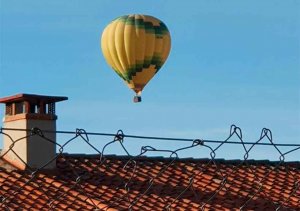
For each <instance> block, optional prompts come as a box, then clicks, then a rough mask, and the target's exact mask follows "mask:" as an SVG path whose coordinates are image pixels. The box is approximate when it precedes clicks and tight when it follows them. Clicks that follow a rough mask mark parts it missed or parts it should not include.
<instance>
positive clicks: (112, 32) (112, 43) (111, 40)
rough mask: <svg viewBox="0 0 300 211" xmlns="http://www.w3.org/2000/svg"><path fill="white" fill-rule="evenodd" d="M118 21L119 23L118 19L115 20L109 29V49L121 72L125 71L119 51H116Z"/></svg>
mask: <svg viewBox="0 0 300 211" xmlns="http://www.w3.org/2000/svg"><path fill="white" fill-rule="evenodd" d="M116 23H117V21H115V22H113V23H112V24H111V27H110V28H109V31H108V49H109V52H110V55H111V56H112V60H113V62H114V64H115V65H116V67H117V70H119V72H123V69H122V66H121V64H120V62H119V60H118V56H117V51H116V47H115V30H116V26H117V24H116Z"/></svg>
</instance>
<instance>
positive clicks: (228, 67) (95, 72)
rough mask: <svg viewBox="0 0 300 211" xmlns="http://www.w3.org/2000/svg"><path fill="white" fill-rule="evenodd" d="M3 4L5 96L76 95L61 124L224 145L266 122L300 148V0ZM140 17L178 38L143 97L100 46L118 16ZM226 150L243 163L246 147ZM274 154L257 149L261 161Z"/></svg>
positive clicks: (255, 134)
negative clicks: (233, 132) (238, 131)
mask: <svg viewBox="0 0 300 211" xmlns="http://www.w3.org/2000/svg"><path fill="white" fill-rule="evenodd" d="M0 2H1V9H0V10H1V15H0V17H1V28H0V30H1V31H0V35H1V37H0V45H1V46H0V53H1V55H0V56H1V57H0V58H1V60H0V62H1V63H0V71H1V72H0V73H1V74H0V96H1V97H2V96H8V95H13V94H16V93H35V94H46V95H62V96H68V97H69V100H68V101H67V102H62V103H59V104H58V106H57V110H58V111H57V113H58V115H59V120H58V129H59V130H74V129H75V128H84V129H86V130H87V131H97V132H116V131H117V130H118V129H122V130H123V131H124V132H125V133H127V134H137V135H150V136H171V137H184V138H204V139H218V140H222V139H225V138H226V137H227V136H228V133H229V128H230V125H231V124H236V125H237V126H240V127H241V128H242V129H243V131H244V137H245V140H246V141H256V140H257V139H258V138H259V135H260V131H261V129H262V128H263V127H267V128H269V129H271V130H272V132H273V137H274V141H275V142H276V143H298V144H299V143H300V129H299V128H300V85H299V81H300V15H299V10H300V2H299V1H296V0H285V1H277V0H272V1H271V0H270V1H268V0H264V1H253V0H252V1H231V0H229V1H202V0H190V1H174V0H165V1H151V2H150V1H138V0H132V1H117V0H109V1H108V0H101V1H98V0H93V1H83V0H81V1H78V0H72V1H65V0H52V1H37V0H36V1H31V0H29V1H16V0H10V1H4V0H1V1H0ZM133 13H141V14H148V15H152V16H155V17H157V18H159V19H161V20H163V22H165V24H166V25H167V26H168V28H169V30H170V33H171V37H172V49H171V53H170V56H169V58H168V60H167V62H166V63H165V65H164V66H163V67H162V69H161V70H160V72H159V73H158V74H157V75H156V77H155V78H153V79H152V81H151V82H150V83H149V84H148V85H147V86H146V88H145V89H144V91H143V102H142V103H139V104H134V103H132V97H133V95H134V93H133V92H132V91H131V90H129V89H128V88H127V87H126V85H125V84H124V83H123V82H122V81H121V80H120V78H119V77H118V76H117V75H116V74H115V73H114V72H113V71H112V70H111V69H110V67H109V66H108V65H107V64H106V62H105V60H104V57H103V56H102V53H101V51H100V43H99V40H100V35H101V33H102V30H103V29H104V28H105V26H106V25H107V24H108V23H109V22H110V21H111V20H113V19H114V18H116V17H118V16H121V15H124V14H133ZM0 115H1V116H3V106H2V107H1V111H0ZM132 142H134V141H131V143H129V145H130V144H131V145H135V144H134V143H132ZM148 144H149V143H148ZM155 144H158V145H160V147H162V148H163V147H174V148H176V147H179V145H178V144H177V143H155ZM72 149H73V150H75V151H79V152H81V153H85V152H88V151H89V149H87V148H84V147H83V146H81V144H80V143H77V145H74V148H72ZM223 151H224V157H226V156H228V154H230V155H233V157H237V158H240V155H238V151H239V149H237V150H233V151H232V152H234V153H231V150H230V149H228V150H223ZM266 151H267V152H266ZM283 151H284V150H283ZM273 154H274V153H273ZM273 154H272V152H269V151H268V150H266V149H258V150H257V153H256V154H255V155H257V156H256V157H254V158H261V159H264V158H266V159H269V156H271V155H273ZM275 154H276V153H275ZM193 156H194V155H193ZM195 156H198V157H201V156H202V155H201V154H200V155H199V154H198V155H195ZM222 156H223V155H222ZM276 156H277V155H276ZM290 156H291V157H290V159H294V160H295V159H297V160H299V159H300V158H299V155H296V153H294V154H291V155H290ZM204 157H207V155H204ZM277 157H278V156H277Z"/></svg>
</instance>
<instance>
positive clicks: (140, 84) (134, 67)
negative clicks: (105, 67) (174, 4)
mask: <svg viewBox="0 0 300 211" xmlns="http://www.w3.org/2000/svg"><path fill="white" fill-rule="evenodd" d="M101 48H102V53H103V55H104V57H105V59H106V61H107V63H108V64H109V65H110V66H111V67H112V69H113V70H114V71H115V72H116V73H117V74H118V75H119V76H120V77H121V78H122V79H123V80H124V81H125V83H126V84H127V85H128V87H129V88H130V89H132V90H133V91H134V92H135V93H136V96H135V97H134V102H140V101H141V93H142V90H143V88H144V87H145V86H146V84H147V83H148V82H149V81H150V80H151V78H152V77H153V76H154V75H155V74H156V73H157V72H158V71H159V69H160V68H161V67H162V65H163V64H164V63H165V61H166V59H167V57H168V55H169V52H170V48H171V37H170V32H169V30H168V28H167V26H166V25H165V24H164V23H163V22H162V21H160V20H159V19H157V18H155V17H152V16H149V15H138V14H133V15H125V16H121V17H119V18H116V19H115V20H113V21H112V22H111V23H110V24H108V25H107V26H106V28H105V29H104V31H103V33H102V36H101Z"/></svg>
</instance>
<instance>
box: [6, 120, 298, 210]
mask: <svg viewBox="0 0 300 211" xmlns="http://www.w3.org/2000/svg"><path fill="white" fill-rule="evenodd" d="M11 131H27V134H26V135H25V136H24V137H21V138H18V139H15V140H14V139H13V138H12V136H11V135H10V132H11ZM0 133H1V134H3V135H4V136H6V137H7V139H8V140H9V141H10V142H11V144H10V146H9V148H8V150H7V151H5V152H2V154H1V155H0V159H2V158H4V156H5V155H6V154H7V153H13V154H14V155H15V156H16V157H17V158H18V159H19V160H20V161H21V162H22V163H23V164H24V165H25V167H26V169H25V170H24V171H23V172H22V173H20V176H19V179H18V181H17V182H16V183H15V185H14V187H13V188H12V189H10V190H9V191H7V190H6V191H5V190H4V188H3V187H4V185H5V179H4V180H3V179H2V180H0V185H1V187H0V208H3V209H4V210H11V209H14V205H15V204H18V203H19V202H17V199H16V198H17V196H20V195H22V194H24V193H25V192H26V191H27V189H28V186H30V185H33V186H36V187H37V190H39V191H40V192H41V194H42V197H43V198H44V199H45V201H46V202H47V203H46V204H45V205H44V207H42V208H40V209H48V210H63V209H65V208H64V207H65V206H66V205H65V204H66V203H67V202H68V200H69V196H70V195H72V194H73V192H76V193H77V195H76V196H74V197H75V198H76V200H79V201H81V202H82V203H86V204H89V208H80V209H90V210H109V209H114V208H115V209H127V210H138V209H143V208H142V205H141V204H143V202H144V201H145V198H147V197H149V196H150V195H152V194H155V191H156V190H155V188H154V187H155V186H156V185H157V184H159V182H160V181H161V179H162V177H163V175H165V174H167V173H168V172H169V171H170V170H172V168H174V167H175V166H176V162H178V161H180V158H179V153H180V152H182V151H187V150H190V149H194V150H198V149H203V150H207V151H208V154H207V155H209V159H208V161H207V162H206V163H204V164H203V165H201V166H194V167H192V168H191V167H190V166H189V169H187V167H186V168H185V167H182V168H183V169H182V171H185V172H184V173H186V175H188V177H187V178H185V180H184V181H181V182H182V184H178V185H177V186H174V187H173V188H174V191H173V192H174V193H175V194H173V198H172V197H171V198H170V199H167V198H166V197H164V196H163V195H159V194H157V196H158V198H157V199H156V200H157V201H160V202H162V203H163V204H164V207H162V208H159V209H158V208H157V210H173V209H175V208H176V206H177V204H178V203H179V201H180V200H181V199H183V198H186V197H187V196H186V195H187V194H191V195H189V197H188V198H190V199H191V200H192V201H194V205H195V204H196V205H195V206H196V207H197V209H199V210H208V209H210V208H212V204H214V202H215V200H217V199H218V197H220V196H221V195H222V194H224V193H225V195H226V193H227V194H229V193H230V191H231V190H232V189H238V188H239V187H238V185H237V183H236V181H234V180H233V179H232V177H233V175H236V174H239V171H240V169H241V168H244V169H245V172H244V174H248V173H249V174H251V175H253V177H254V178H253V182H252V185H251V187H249V188H251V191H249V192H250V194H248V195H247V196H245V197H243V200H242V201H241V202H239V204H238V207H236V208H238V209H239V210H248V209H249V207H250V206H251V203H252V202H253V201H255V200H257V198H258V197H264V198H266V200H267V202H269V203H270V204H272V208H273V209H274V210H285V209H290V204H291V198H293V197H299V201H298V205H299V207H300V195H299V192H300V189H299V186H300V181H299V180H300V177H299V175H298V174H297V173H294V172H295V168H292V169H291V167H289V166H288V165H285V164H286V161H285V159H286V155H288V154H290V153H294V152H295V151H300V144H275V143H274V141H273V137H272V132H271V130H269V129H267V128H263V129H262V131H261V134H260V137H259V138H258V140H256V141H254V142H245V141H244V139H243V135H242V130H241V128H239V127H237V126H235V125H232V126H231V127H230V131H229V136H228V137H227V138H226V139H224V140H222V141H221V140H205V139H187V138H167V137H155V136H138V135H126V134H124V133H123V131H122V130H118V131H117V133H114V134H113V133H92V132H87V131H85V130H84V129H76V131H48V130H41V129H39V128H32V129H30V130H23V129H16V128H0ZM48 133H56V134H70V135H73V136H72V137H71V138H69V139H68V140H67V141H65V142H64V143H63V144H58V143H57V142H55V141H54V140H51V139H50V138H48V136H47V134H48ZM91 136H104V137H113V140H111V141H108V142H107V143H106V144H104V146H103V147H101V148H99V147H98V146H97V145H95V144H92V142H91V140H90V137H91ZM30 137H40V139H41V141H45V142H49V143H52V144H55V145H56V146H57V151H58V153H57V154H56V156H55V157H53V158H52V159H50V160H48V161H47V162H46V163H44V164H43V165H41V166H40V167H39V168H33V167H31V166H29V165H28V164H27V163H26V162H25V161H24V160H22V158H21V156H19V155H18V154H17V153H16V151H15V150H14V148H15V146H16V145H17V144H19V143H21V142H23V141H25V140H27V139H28V138H30ZM233 138H236V139H237V140H238V141H231V140H232V139H233ZM76 139H79V140H82V141H83V142H84V143H85V144H87V146H89V147H90V148H91V149H93V150H94V151H95V154H96V155H97V156H96V158H95V159H96V161H97V166H94V167H93V168H92V169H93V170H89V171H88V170H86V169H84V168H83V167H82V166H81V165H77V164H76V163H73V162H74V161H72V160H69V159H68V157H65V154H64V150H65V148H66V147H67V146H68V145H69V144H70V143H73V142H74V141H75V140H76ZM130 139H138V140H157V141H171V142H175V141H180V142H187V143H188V144H187V145H186V146H184V147H181V148H178V149H175V150H171V149H161V148H157V147H153V146H150V145H146V146H142V147H141V150H140V153H139V154H137V155H132V154H131V150H130V149H129V148H128V147H126V145H125V144H124V142H125V140H126V142H127V141H128V140H130ZM262 141H267V143H265V142H264V143H263V142H262ZM212 144H218V145H217V146H215V145H214V146H215V147H213V145H212ZM227 144H239V145H241V146H242V147H243V155H244V156H243V160H240V162H239V163H238V164H236V165H233V166H231V168H230V169H229V170H227V171H224V169H222V168H223V167H221V165H222V164H221V163H220V162H218V160H217V159H216V155H217V153H218V152H219V151H220V150H221V148H222V147H223V146H224V145H227ZM113 145H119V146H120V147H121V149H122V150H123V152H124V153H125V154H126V156H125V157H124V156H123V158H124V159H123V161H120V162H119V164H118V165H120V167H121V168H120V169H121V170H122V172H115V173H114V174H116V175H119V174H120V175H123V176H122V177H121V176H119V177H120V181H119V182H117V183H116V184H117V185H116V186H113V187H110V188H111V189H114V192H115V196H114V197H113V198H111V199H110V200H109V201H107V200H106V199H105V197H106V193H105V192H102V193H100V192H99V191H94V192H93V191H87V190H86V188H85V187H86V183H87V182H88V181H89V178H91V177H94V176H95V175H96V176H97V181H98V180H101V177H100V178H99V169H101V168H105V170H106V171H108V172H109V171H111V169H113V168H112V167H111V166H112V165H116V164H114V163H111V162H110V160H109V157H108V155H107V148H108V147H109V146H113ZM258 145H264V146H267V147H269V148H270V149H271V148H272V149H275V151H276V152H277V153H278V161H277V162H275V163H274V165H272V166H271V167H269V168H268V171H266V173H265V175H263V176H261V175H258V174H257V172H256V169H255V168H256V167H255V166H253V165H252V163H251V161H249V160H248V158H249V155H250V154H251V153H252V151H253V149H254V148H255V147H256V146H258ZM279 147H281V148H280V149H279ZM283 147H293V149H289V150H287V151H286V152H283V151H282V148H283ZM149 153H150V154H151V153H158V154H159V155H164V156H165V157H166V158H168V159H166V160H165V161H164V162H162V164H161V166H160V167H159V170H157V171H156V173H155V174H154V175H153V174H149V175H147V176H144V177H147V178H148V179H146V180H145V181H139V183H140V184H139V185H140V186H141V187H143V188H142V189H141V190H139V192H138V193H136V191H135V185H136V184H135V183H136V182H137V180H136V178H137V177H138V176H139V175H140V174H142V172H141V169H142V168H144V167H145V165H146V164H145V163H143V162H142V161H141V159H142V158H143V157H144V156H147V155H148V154H149ZM57 159H64V165H65V168H68V169H69V170H70V171H69V172H70V175H66V177H67V178H68V179H69V180H70V179H71V181H70V182H71V183H70V185H68V186H63V185H62V184H60V183H63V181H64V180H63V179H62V178H63V177H64V176H65V175H61V177H62V178H61V179H60V180H56V181H55V184H56V186H55V187H57V189H58V192H57V193H56V194H55V195H52V196H50V195H49V193H48V192H47V188H48V186H47V184H45V182H44V178H45V174H46V173H44V172H45V171H44V170H45V168H46V167H47V166H48V165H49V164H50V163H52V162H54V161H55V160H57ZM223 166H224V165H223ZM212 169H214V172H211V174H212V175H213V181H214V182H215V183H216V184H215V186H214V187H215V189H214V190H211V191H208V190H205V191H208V192H207V194H206V195H203V193H202V192H199V190H197V188H198V186H197V184H198V182H199V181H197V180H198V178H202V176H203V175H204V174H206V173H207V172H209V171H211V170H212ZM281 169H284V172H285V173H286V175H287V176H288V177H289V178H291V179H292V181H293V185H292V187H286V188H287V189H288V190H289V194H286V195H285V196H282V200H279V201H272V198H270V197H269V196H268V193H267V189H266V184H267V183H269V182H268V179H269V177H270V175H271V174H272V173H276V172H278V171H280V170H281ZM299 169H300V166H299V165H298V166H296V170H297V171H296V172H298V173H299ZM1 171H3V172H6V170H4V169H3V168H1V166H0V172H1ZM93 171H95V172H96V174H93V173H92V172H93ZM143 174H144V173H143ZM0 179H1V178H0ZM50 179H51V178H50ZM53 180H54V179H53ZM1 181H2V182H1ZM57 183H59V184H57ZM100 186H101V182H96V183H95V187H96V189H101V187H100ZM166 191H167V190H166ZM205 191H204V192H205ZM221 193H222V194H221ZM103 205H104V206H103ZM68 206H80V203H79V205H76V203H75V202H74V204H73V205H72V203H71V204H70V205H68ZM224 206H225V205H224ZM78 209H79V208H78ZM299 209H300V208H299Z"/></svg>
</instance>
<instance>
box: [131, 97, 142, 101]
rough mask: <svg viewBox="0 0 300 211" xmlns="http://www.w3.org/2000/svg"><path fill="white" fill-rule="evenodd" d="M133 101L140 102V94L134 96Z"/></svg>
mask: <svg viewBox="0 0 300 211" xmlns="http://www.w3.org/2000/svg"><path fill="white" fill-rule="evenodd" d="M133 102H135V103H139V102H142V97H141V96H134V98H133Z"/></svg>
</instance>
